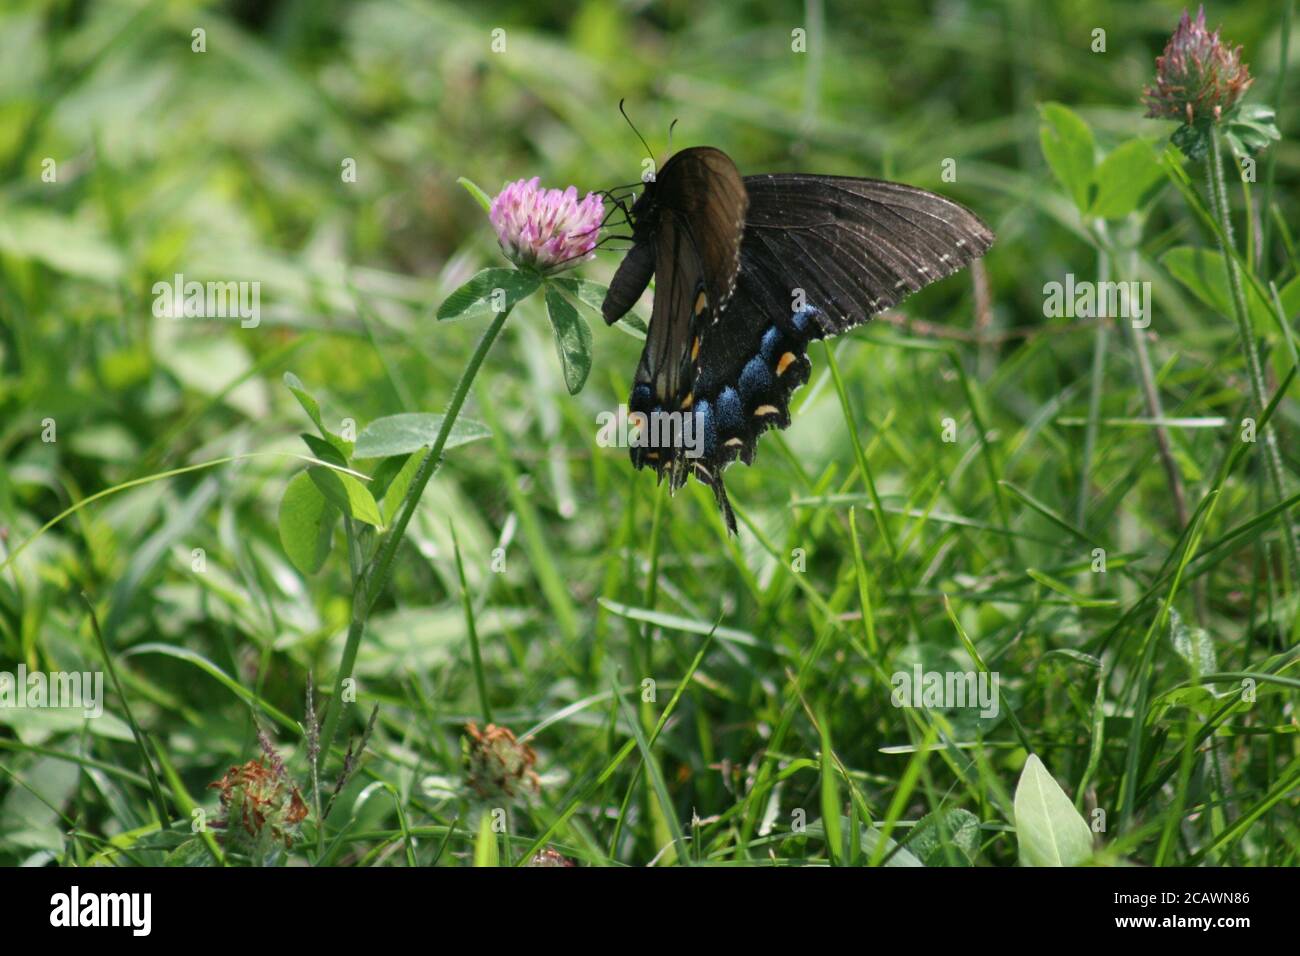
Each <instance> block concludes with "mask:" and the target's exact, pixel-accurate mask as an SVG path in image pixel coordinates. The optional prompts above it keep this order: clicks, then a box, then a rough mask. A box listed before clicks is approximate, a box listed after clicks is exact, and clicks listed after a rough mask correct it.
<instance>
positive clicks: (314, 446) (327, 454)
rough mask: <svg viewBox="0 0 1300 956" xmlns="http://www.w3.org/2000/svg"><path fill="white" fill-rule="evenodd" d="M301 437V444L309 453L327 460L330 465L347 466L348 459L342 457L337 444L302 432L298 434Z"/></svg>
mask: <svg viewBox="0 0 1300 956" xmlns="http://www.w3.org/2000/svg"><path fill="white" fill-rule="evenodd" d="M298 437H299V438H301V439H302V441H303V444H304V445H306V446H307V448H308V449H309V450H310V451H311V453H312V454H313V455H314V456H316V457H317V458H319V459H320V460H321V461H324V462H328V463H329V464H331V465H338V466H339V467H340V468H346V467H347V466H348V460H347V459H346V458H344V457H343V453H342V452H341V451H339V450H338V448H337V446H335V445H333V444H331V443H330V442H327V441H326V440H325V439H323V438H317V437H316V436H315V435H308V434H307V433H306V432H302V433H301V434H299V436H298Z"/></svg>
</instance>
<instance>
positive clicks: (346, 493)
mask: <svg viewBox="0 0 1300 956" xmlns="http://www.w3.org/2000/svg"><path fill="white" fill-rule="evenodd" d="M307 474H308V475H309V476H310V478H311V480H312V482H313V483H314V484H315V485H316V487H317V488H319V489H320V492H321V494H323V495H324V496H325V497H326V498H327V499H328V500H329V501H331V502H333V504H334V505H335V507H337V508H338V509H339V510H340V511H342V512H343V513H344V514H345V515H347V516H348V517H350V518H355V519H357V520H358V521H364V522H365V523H366V524H372V525H374V526H375V527H376V528H382V527H383V526H384V519H383V516H382V515H380V513H379V505H377V504H375V499H374V498H373V497H372V496H371V494H370V492H369V491H367V490H366V486H365V485H363V484H362V483H361V482H359V481H357V479H355V478H353V477H352V476H351V475H348V474H344V473H343V472H340V471H335V470H334V469H333V468H326V467H324V466H322V465H313V466H312V467H310V468H308V469H307Z"/></svg>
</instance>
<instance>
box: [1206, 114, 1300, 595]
mask: <svg viewBox="0 0 1300 956" xmlns="http://www.w3.org/2000/svg"><path fill="white" fill-rule="evenodd" d="M1210 143H1211V145H1212V147H1213V149H1212V152H1211V155H1210V158H1209V160H1208V161H1207V162H1206V167H1207V173H1208V176H1209V187H1210V211H1211V213H1213V215H1214V217H1215V218H1216V219H1217V220H1218V222H1219V228H1220V230H1221V232H1220V234H1219V237H1218V239H1219V252H1220V253H1222V255H1223V264H1224V267H1225V268H1226V269H1227V270H1228V288H1229V290H1230V291H1231V293H1232V309H1233V312H1234V313H1235V316H1236V319H1237V332H1238V334H1239V335H1240V336H1241V350H1242V352H1244V353H1245V356H1246V374H1247V378H1248V379H1249V380H1250V392H1251V399H1252V404H1253V405H1254V408H1253V411H1254V413H1255V416H1256V418H1257V419H1258V417H1259V416H1261V415H1263V413H1264V409H1265V408H1267V407H1268V395H1267V393H1266V391H1265V387H1264V370H1263V367H1262V365H1261V364H1260V360H1259V348H1258V346H1257V345H1256V343H1255V330H1254V327H1253V326H1252V325H1251V321H1250V313H1249V312H1248V311H1247V309H1246V295H1245V292H1244V290H1243V288H1242V284H1241V271H1240V269H1239V268H1238V266H1237V260H1236V259H1235V258H1234V257H1233V248H1232V247H1233V246H1234V242H1233V238H1232V217H1231V216H1230V215H1229V214H1228V188H1227V185H1226V184H1225V180H1224V175H1223V147H1222V135H1221V134H1220V132H1219V130H1218V129H1217V128H1213V129H1211V131H1210ZM1262 432H1263V434H1262V435H1261V436H1260V437H1262V438H1263V440H1264V463H1265V466H1266V470H1267V471H1268V475H1269V479H1270V481H1271V483H1272V485H1273V494H1274V495H1276V496H1277V500H1278V501H1283V500H1285V498H1286V490H1285V489H1286V484H1285V481H1284V479H1283V471H1282V455H1281V453H1280V452H1279V451H1278V447H1277V438H1276V436H1275V434H1274V432H1273V428H1272V427H1271V426H1267V427H1265V428H1263V429H1262ZM1278 519H1279V521H1280V522H1281V524H1282V533H1283V535H1284V536H1285V538H1286V543H1287V558H1288V560H1289V563H1290V567H1291V580H1292V581H1295V580H1296V572H1297V568H1300V551H1297V549H1296V538H1295V531H1294V529H1293V528H1292V527H1291V519H1290V516H1289V515H1288V514H1287V513H1286V512H1283V513H1282V514H1280V515H1279V516H1278Z"/></svg>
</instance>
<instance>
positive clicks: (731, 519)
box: [695, 465, 736, 535]
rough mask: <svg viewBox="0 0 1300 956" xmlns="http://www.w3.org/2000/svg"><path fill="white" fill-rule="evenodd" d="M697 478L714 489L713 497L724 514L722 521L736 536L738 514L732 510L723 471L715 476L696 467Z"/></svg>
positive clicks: (706, 470)
mask: <svg viewBox="0 0 1300 956" xmlns="http://www.w3.org/2000/svg"><path fill="white" fill-rule="evenodd" d="M695 477H696V478H697V479H699V480H700V481H701V482H703V483H704V484H706V485H708V486H709V487H710V488H712V489H713V497H714V499H715V500H716V501H717V502H718V510H719V511H721V512H722V520H723V521H724V522H725V523H726V525H727V531H729V532H730V533H731V534H733V535H734V534H736V513H735V512H734V511H732V510H731V501H730V500H729V499H728V498H727V488H726V486H725V485H724V484H723V483H722V470H721V469H719V470H718V471H717V473H716V474H715V473H713V472H711V471H709V470H708V469H706V468H704V467H703V466H701V465H696V466H695Z"/></svg>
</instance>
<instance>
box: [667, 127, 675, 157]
mask: <svg viewBox="0 0 1300 956" xmlns="http://www.w3.org/2000/svg"><path fill="white" fill-rule="evenodd" d="M676 125H677V120H676V119H674V120H673V121H672V122H671V123H669V124H668V155H669V156H671V155H672V154H673V127H674V126H676Z"/></svg>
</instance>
